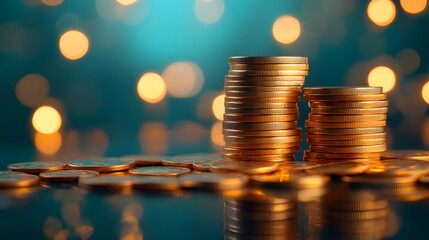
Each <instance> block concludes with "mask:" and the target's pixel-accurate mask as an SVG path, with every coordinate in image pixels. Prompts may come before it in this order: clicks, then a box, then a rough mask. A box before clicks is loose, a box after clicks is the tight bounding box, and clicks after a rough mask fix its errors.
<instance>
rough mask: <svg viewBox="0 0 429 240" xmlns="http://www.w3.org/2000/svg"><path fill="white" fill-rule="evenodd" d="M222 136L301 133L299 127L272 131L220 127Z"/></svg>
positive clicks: (269, 135) (280, 135)
mask: <svg viewBox="0 0 429 240" xmlns="http://www.w3.org/2000/svg"><path fill="white" fill-rule="evenodd" d="M222 133H223V135H224V136H242V137H246V136H248V137H282V136H296V135H301V133H302V130H301V128H297V129H290V130H274V131H250V130H248V131H243V130H234V129H222Z"/></svg>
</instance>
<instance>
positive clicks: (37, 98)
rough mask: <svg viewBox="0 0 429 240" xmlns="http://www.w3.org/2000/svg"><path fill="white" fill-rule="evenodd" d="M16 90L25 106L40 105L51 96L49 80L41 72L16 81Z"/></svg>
mask: <svg viewBox="0 0 429 240" xmlns="http://www.w3.org/2000/svg"><path fill="white" fill-rule="evenodd" d="M15 92H16V97H17V98H18V100H19V102H21V103H22V104H23V105H24V106H27V107H36V106H40V105H41V104H42V102H44V101H46V99H48V98H49V82H48V80H46V78H44V77H43V76H41V75H39V74H28V75H25V76H24V77H22V78H21V79H19V81H18V83H16V89H15Z"/></svg>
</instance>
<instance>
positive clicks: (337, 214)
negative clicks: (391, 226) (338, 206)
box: [308, 209, 389, 221]
mask: <svg viewBox="0 0 429 240" xmlns="http://www.w3.org/2000/svg"><path fill="white" fill-rule="evenodd" d="M308 211H309V215H310V214H312V213H313V214H314V213H315V212H316V211H315V210H311V209H308ZM317 212H318V213H319V214H321V218H323V219H326V220H335V221H363V220H370V219H379V218H382V217H386V216H387V214H388V212H389V211H388V210H387V209H378V210H372V211H354V212H352V211H346V212H341V211H326V210H322V211H317Z"/></svg>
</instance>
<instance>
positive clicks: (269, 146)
mask: <svg viewBox="0 0 429 240" xmlns="http://www.w3.org/2000/svg"><path fill="white" fill-rule="evenodd" d="M226 145H227V146H228V147H230V148H237V149H249V150H251V149H254V150H256V149H276V148H296V147H299V146H300V145H301V141H296V142H290V143H265V144H262V143H236V142H226Z"/></svg>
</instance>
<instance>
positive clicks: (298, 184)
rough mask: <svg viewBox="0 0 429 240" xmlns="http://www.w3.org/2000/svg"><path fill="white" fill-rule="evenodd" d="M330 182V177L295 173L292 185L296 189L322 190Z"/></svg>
mask: <svg viewBox="0 0 429 240" xmlns="http://www.w3.org/2000/svg"><path fill="white" fill-rule="evenodd" d="M329 180H330V178H329V176H326V175H320V174H309V173H303V172H295V173H293V174H291V183H292V186H294V187H295V188H320V187H323V186H324V185H325V184H326V183H328V182H329Z"/></svg>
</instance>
